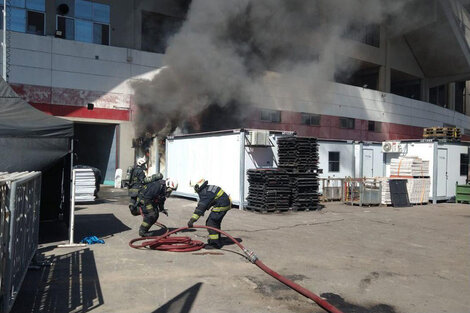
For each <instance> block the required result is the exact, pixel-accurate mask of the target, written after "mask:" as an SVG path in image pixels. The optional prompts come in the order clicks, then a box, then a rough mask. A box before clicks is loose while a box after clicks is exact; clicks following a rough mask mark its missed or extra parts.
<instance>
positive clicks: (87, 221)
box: [74, 214, 131, 241]
mask: <svg viewBox="0 0 470 313" xmlns="http://www.w3.org/2000/svg"><path fill="white" fill-rule="evenodd" d="M130 229H131V228H129V227H127V225H125V224H124V223H122V222H121V220H119V219H118V218H116V216H114V214H82V215H75V233H74V237H75V238H76V240H78V241H80V240H82V238H83V237H87V236H97V237H99V238H102V237H108V236H112V235H114V234H117V233H121V232H124V231H127V230H130Z"/></svg>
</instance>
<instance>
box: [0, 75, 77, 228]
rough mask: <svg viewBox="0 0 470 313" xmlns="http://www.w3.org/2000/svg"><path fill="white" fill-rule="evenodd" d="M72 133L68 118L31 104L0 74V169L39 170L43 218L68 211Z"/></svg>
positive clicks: (49, 217)
mask: <svg viewBox="0 0 470 313" xmlns="http://www.w3.org/2000/svg"><path fill="white" fill-rule="evenodd" d="M72 137H73V123H72V122H71V121H68V120H65V119H61V118H57V117H54V116H50V115H47V114H45V113H43V112H41V111H39V110H37V109H35V108H33V107H32V106H31V105H29V104H28V103H27V102H26V101H24V100H23V99H22V98H21V97H19V96H18V95H17V94H16V93H15V92H14V91H13V89H11V87H10V86H9V85H8V84H7V83H6V82H5V81H4V80H3V79H2V78H0V172H21V171H41V172H42V176H43V178H42V197H41V218H42V219H55V218H57V216H58V214H59V213H66V212H67V211H68V210H67V209H66V207H67V206H68V205H67V204H68V202H69V201H68V200H69V197H68V195H69V194H70V171H71V160H70V158H71V153H70V151H71V142H72V141H71V140H72ZM66 214H67V213H66Z"/></svg>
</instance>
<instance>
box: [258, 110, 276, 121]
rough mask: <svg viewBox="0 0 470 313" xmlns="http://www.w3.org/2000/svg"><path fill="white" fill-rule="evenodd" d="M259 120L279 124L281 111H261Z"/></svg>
mask: <svg viewBox="0 0 470 313" xmlns="http://www.w3.org/2000/svg"><path fill="white" fill-rule="evenodd" d="M260 119H261V120H262V121H264V122H271V123H280V122H281V111H275V110H261V116H260Z"/></svg>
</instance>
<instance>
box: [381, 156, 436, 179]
mask: <svg viewBox="0 0 470 313" xmlns="http://www.w3.org/2000/svg"><path fill="white" fill-rule="evenodd" d="M390 176H391V177H427V176H429V161H425V160H422V159H420V158H418V157H402V158H398V159H392V160H391V162H390Z"/></svg>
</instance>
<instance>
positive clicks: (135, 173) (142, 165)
mask: <svg viewBox="0 0 470 313" xmlns="http://www.w3.org/2000/svg"><path fill="white" fill-rule="evenodd" d="M146 164H147V160H146V159H145V157H142V158H138V159H137V162H136V165H135V166H130V167H129V168H128V169H127V175H126V180H127V181H128V183H127V188H128V195H129V197H130V199H129V210H130V211H131V214H132V215H134V216H137V215H139V209H138V207H137V195H138V193H139V190H140V188H142V186H143V184H144V183H149V182H152V181H156V180H159V179H162V178H163V176H162V174H161V173H158V174H154V175H152V176H150V177H146V175H145V170H146Z"/></svg>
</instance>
